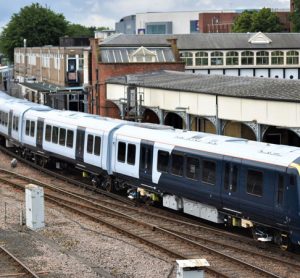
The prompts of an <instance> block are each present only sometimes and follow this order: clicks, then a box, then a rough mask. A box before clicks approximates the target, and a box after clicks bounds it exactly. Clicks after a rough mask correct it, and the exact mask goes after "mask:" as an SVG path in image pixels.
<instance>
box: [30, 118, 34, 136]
mask: <svg viewBox="0 0 300 278" xmlns="http://www.w3.org/2000/svg"><path fill="white" fill-rule="evenodd" d="M34 131H35V122H34V121H31V124H30V136H31V137H34Z"/></svg>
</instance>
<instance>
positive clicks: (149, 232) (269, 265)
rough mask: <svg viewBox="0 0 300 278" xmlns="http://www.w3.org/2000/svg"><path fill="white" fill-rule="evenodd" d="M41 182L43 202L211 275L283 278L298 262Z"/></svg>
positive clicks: (11, 178) (3, 175)
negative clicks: (201, 265)
mask: <svg viewBox="0 0 300 278" xmlns="http://www.w3.org/2000/svg"><path fill="white" fill-rule="evenodd" d="M0 180H1V181H2V182H4V183H7V184H12V185H14V186H16V187H19V188H21V189H24V186H25V185H26V184H27V183H28V178H27V177H22V176H20V175H15V173H9V171H3V170H2V171H0ZM31 182H32V180H31ZM40 185H41V183H40ZM43 186H44V188H45V198H46V200H49V201H51V202H52V203H55V204H57V205H59V206H62V207H65V208H66V209H68V210H71V211H73V212H76V213H77V214H79V215H81V216H83V217H86V218H89V219H91V220H92V221H95V222H98V223H102V224H105V225H107V226H109V227H111V228H113V229H115V230H117V231H119V232H120V233H123V234H126V235H127V236H130V237H132V238H135V239H137V240H139V241H141V242H143V243H145V244H147V245H148V246H149V245H150V246H152V247H153V248H155V249H156V250H160V251H161V252H163V253H164V254H168V256H169V258H170V260H172V261H174V260H175V259H189V258H199V257H201V258H206V259H207V260H208V261H209V263H210V265H211V266H210V267H209V268H208V269H207V270H206V271H207V273H208V274H210V275H211V276H214V277H246V276H247V277H286V275H287V273H289V277H298V276H297V273H298V272H299V271H300V265H299V264H297V263H296V262H292V261H289V260H286V259H282V258H281V259H280V258H276V257H274V256H267V255H266V254H261V253H260V252H254V251H250V250H243V249H247V248H245V247H241V248H238V247H235V248H233V247H232V248H231V246H230V245H233V246H234V245H237V241H236V242H231V243H227V244H226V243H224V242H222V240H221V237H222V236H224V234H223V235H222V236H221V235H219V236H217V230H215V231H214V229H211V230H210V231H209V232H208V231H206V234H209V235H210V236H211V238H210V239H209V238H207V237H206V238H205V237H204V238H203V237H202V236H201V237H199V236H197V234H198V235H199V233H200V232H199V231H200V230H201V229H203V227H201V225H196V224H194V223H189V222H187V221H183V220H176V219H174V216H173V217H167V216H164V215H159V214H155V213H153V212H146V211H145V210H143V209H141V208H137V207H133V206H129V205H128V204H124V203H122V204H117V203H115V202H110V201H106V202H104V201H103V200H102V201H101V203H99V202H96V200H94V199H95V198H89V197H84V196H83V194H78V193H74V192H70V191H68V190H63V189H60V188H58V187H57V186H53V185H49V184H43ZM91 199H92V200H91ZM183 231H185V233H184V232H183ZM187 231H188V233H186V232H187ZM213 233H214V235H213ZM201 234H202V235H203V234H205V233H203V232H202V233H201ZM217 237H219V238H217ZM212 238H215V239H214V240H213V239H212ZM223 241H224V240H223ZM236 273H238V276H236Z"/></svg>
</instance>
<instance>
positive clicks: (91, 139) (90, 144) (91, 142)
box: [86, 134, 94, 153]
mask: <svg viewBox="0 0 300 278" xmlns="http://www.w3.org/2000/svg"><path fill="white" fill-rule="evenodd" d="M93 147H94V136H93V135H91V134H89V135H88V138H87V145H86V151H87V152H88V153H93Z"/></svg>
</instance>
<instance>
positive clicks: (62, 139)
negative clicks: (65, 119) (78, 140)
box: [59, 128, 66, 146]
mask: <svg viewBox="0 0 300 278" xmlns="http://www.w3.org/2000/svg"><path fill="white" fill-rule="evenodd" d="M59 144H60V145H62V146H65V145H66V130H65V129H64V128H60V129H59Z"/></svg>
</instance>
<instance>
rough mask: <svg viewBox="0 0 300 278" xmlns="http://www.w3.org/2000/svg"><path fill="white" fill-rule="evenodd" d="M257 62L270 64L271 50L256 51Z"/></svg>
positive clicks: (258, 63)
mask: <svg viewBox="0 0 300 278" xmlns="http://www.w3.org/2000/svg"><path fill="white" fill-rule="evenodd" d="M256 64H257V65H268V64H269V52H267V51H258V52H257V53H256Z"/></svg>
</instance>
